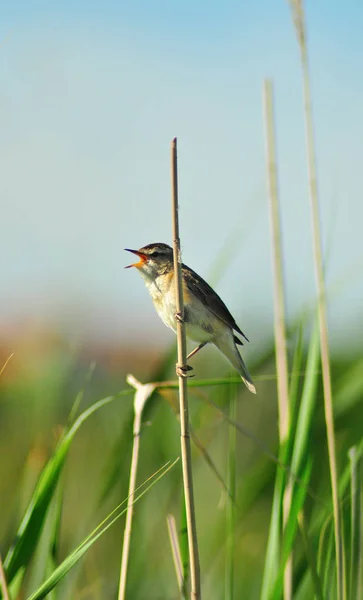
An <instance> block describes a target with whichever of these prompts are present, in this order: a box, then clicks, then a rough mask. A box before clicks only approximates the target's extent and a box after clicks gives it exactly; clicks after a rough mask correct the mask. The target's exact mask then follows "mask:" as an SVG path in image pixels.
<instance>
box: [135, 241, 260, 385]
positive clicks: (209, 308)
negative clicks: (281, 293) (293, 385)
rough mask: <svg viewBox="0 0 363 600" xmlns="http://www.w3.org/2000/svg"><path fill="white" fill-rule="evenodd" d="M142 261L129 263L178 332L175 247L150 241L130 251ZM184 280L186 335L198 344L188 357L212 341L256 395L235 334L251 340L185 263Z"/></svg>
mask: <svg viewBox="0 0 363 600" xmlns="http://www.w3.org/2000/svg"><path fill="white" fill-rule="evenodd" d="M125 250H127V252H133V253H134V254H136V255H137V256H138V257H139V258H140V260H139V262H137V263H134V264H132V265H128V266H127V267H125V268H126V269H128V268H130V267H136V268H137V269H138V271H139V272H140V274H141V276H142V277H143V279H144V280H145V284H146V287H147V288H148V290H149V292H150V295H151V298H152V300H153V303H154V306H155V308H156V311H157V313H158V315H159V316H160V317H161V319H162V320H163V321H164V323H165V325H167V327H170V329H172V330H173V331H174V332H176V294H175V283H174V260H173V249H172V248H171V247H170V246H168V245H167V244H162V243H155V244H148V245H147V246H144V247H143V248H140V249H139V250H130V248H125ZM182 281H183V296H184V321H185V323H186V335H187V337H188V338H190V339H191V340H194V341H195V342H198V343H199V346H197V348H195V350H193V352H191V353H190V354H189V356H188V358H190V357H191V356H193V355H194V354H196V352H198V351H199V350H201V349H202V348H203V347H204V346H205V345H206V344H208V343H212V344H214V345H215V346H217V348H218V349H219V350H220V351H221V352H222V354H224V356H226V357H227V358H228V360H229V361H230V362H231V363H232V365H233V366H234V368H235V369H236V370H237V371H238V373H239V374H240V375H241V377H242V380H243V381H244V383H245V384H246V386H247V387H248V389H249V390H250V392H252V393H253V394H255V393H256V388H255V386H254V384H253V381H252V378H251V375H250V374H249V372H248V370H247V367H246V365H245V363H244V362H243V360H242V357H241V355H240V353H239V352H238V349H237V344H239V345H243V343H242V341H241V340H240V339H239V338H238V337H237V336H236V335H235V333H234V332H237V333H239V334H240V335H241V336H243V337H244V338H245V340H247V341H249V340H248V339H247V337H246V336H245V334H244V333H243V332H242V331H241V329H240V328H239V327H238V325H237V323H236V321H235V320H234V318H233V317H232V315H231V313H230V312H229V310H228V308H227V307H226V305H225V304H224V302H223V300H221V298H220V297H219V296H218V294H216V292H215V291H214V290H213V289H212V288H211V287H210V285H208V283H206V281H204V279H202V278H201V277H200V276H199V275H197V273H195V272H194V271H193V270H192V269H190V268H189V267H187V266H186V265H184V264H183V265H182Z"/></svg>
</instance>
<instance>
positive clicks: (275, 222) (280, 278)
mask: <svg viewBox="0 0 363 600" xmlns="http://www.w3.org/2000/svg"><path fill="white" fill-rule="evenodd" d="M263 96H264V116H265V140H266V141H265V144H266V170H267V183H268V196H269V205H270V228H271V247H272V267H273V288H274V308H275V318H274V328H275V348H276V370H277V398H278V409H279V438H280V446H282V445H283V444H284V443H285V442H286V440H287V438H288V434H289V428H290V410H289V379H288V362H287V351H286V325H285V292H284V274H283V263H282V243H281V224H280V210H279V192H278V180H277V160H276V141H275V137H276V136H275V116H274V98H273V84H272V81H271V80H268V79H266V80H265V81H264V84H263ZM291 494H292V482H291V479H289V481H288V483H287V485H286V486H285V489H284V494H283V524H284V527H285V525H286V523H287V519H288V516H289V512H290V507H291ZM291 598H292V556H290V558H289V559H288V561H287V562H286V566H285V572H284V599H285V600H291Z"/></svg>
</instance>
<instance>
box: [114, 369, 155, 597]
mask: <svg viewBox="0 0 363 600" xmlns="http://www.w3.org/2000/svg"><path fill="white" fill-rule="evenodd" d="M126 380H127V383H128V384H129V385H131V386H132V387H133V388H135V390H136V393H135V400H134V412H135V416H134V426H133V435H134V443H133V446H132V457H131V466H130V480H129V493H128V499H127V512H126V521H125V530H124V539H123V545H122V558H121V570H120V583H119V591H118V600H125V597H126V579H127V568H128V564H129V555H130V543H131V529H132V517H133V513H134V497H135V489H136V475H137V466H138V462H139V449H140V431H141V418H142V412H143V410H144V406H145V403H146V401H147V400H148V398H150V396H151V394H152V393H153V391H154V390H155V385H154V384H152V383H147V384H145V385H143V384H142V383H140V382H139V381H138V380H137V379H136V378H135V377H134V376H133V375H128V376H127V378H126Z"/></svg>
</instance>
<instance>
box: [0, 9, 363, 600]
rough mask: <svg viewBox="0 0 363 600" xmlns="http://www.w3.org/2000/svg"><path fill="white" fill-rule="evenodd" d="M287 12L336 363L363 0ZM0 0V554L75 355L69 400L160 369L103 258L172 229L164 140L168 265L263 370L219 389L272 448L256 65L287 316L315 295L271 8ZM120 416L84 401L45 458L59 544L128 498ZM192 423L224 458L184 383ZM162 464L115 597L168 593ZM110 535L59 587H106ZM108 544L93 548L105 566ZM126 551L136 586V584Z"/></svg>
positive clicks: (282, 39)
mask: <svg viewBox="0 0 363 600" xmlns="http://www.w3.org/2000/svg"><path fill="white" fill-rule="evenodd" d="M306 8H307V25H308V32H309V52H310V63H311V75H312V93H313V107H314V120H315V125H316V141H317V151H318V175H319V191H320V201H321V222H322V232H323V251H324V259H325V269H326V280H327V289H328V297H329V334H330V341H331V351H332V356H333V365H334V368H333V376H334V377H335V376H336V377H338V376H339V375H340V374H341V373H343V374H344V371H345V369H346V366H347V365H352V364H353V363H354V361H356V360H357V359H358V358H359V357H360V354H361V351H362V318H363V316H362V302H363V278H362V276H361V273H362V264H363V254H362V243H361V239H362V235H361V223H362V219H363V208H362V206H363V204H362V202H361V197H362V193H363V170H362V168H361V162H362V156H363V119H362V115H361V111H362V108H361V107H362V105H363V82H362V78H361V77H359V76H357V74H359V73H361V70H362V56H363V38H362V35H361V31H362V24H363V6H361V5H360V4H359V3H357V2H355V1H353V0H346V2H344V3H343V2H338V1H330V2H326V1H325V2H324V1H322V2H319V3H314V2H307V7H306ZM1 12H2V16H1V22H0V76H1V82H2V85H1V96H0V102H1V110H0V128H1V136H0V161H1V165H2V169H1V178H0V197H1V219H0V248H1V256H2V270H1V272H2V276H1V282H2V285H1V286H0V306H1V311H0V331H1V337H0V359H1V366H2V364H4V362H5V360H6V358H7V357H8V356H9V355H10V354H11V353H14V356H13V358H12V359H11V361H10V362H9V364H8V366H7V367H6V369H5V371H4V373H3V374H2V376H1V381H0V393H1V397H0V414H1V418H0V451H1V455H2V456H3V457H4V459H3V460H2V461H1V465H0V498H1V511H0V514H1V516H0V551H1V552H5V551H6V549H7V547H8V544H9V543H10V541H11V540H12V539H13V536H14V534H15V531H16V528H17V525H18V522H19V515H21V514H22V512H23V510H24V507H25V506H26V503H27V501H28V500H29V494H30V492H31V490H32V488H33V485H34V482H35V481H36V477H37V473H39V471H40V469H41V468H42V466H43V465H44V461H45V460H46V459H47V458H48V456H49V454H50V452H51V451H52V449H53V448H54V445H55V443H56V440H57V436H59V428H60V427H62V426H64V425H65V423H66V422H67V417H68V414H69V411H70V409H71V406H72V404H73V401H74V398H75V396H76V394H77V392H78V391H79V390H80V389H81V388H83V387H84V386H85V381H86V380H87V373H88V371H89V368H90V365H94V370H93V375H92V379H91V383H89V384H88V385H87V386H86V394H85V398H84V400H83V405H82V408H84V407H85V406H87V405H88V404H89V403H90V402H92V401H94V400H97V399H99V398H101V397H103V396H108V395H110V394H113V393H116V392H117V391H119V390H120V389H124V388H126V383H125V375H126V373H127V372H130V371H131V372H132V373H133V374H134V375H135V376H136V377H138V378H139V379H140V380H142V381H145V382H146V381H148V379H149V378H150V377H152V378H155V376H156V374H157V373H158V370H159V374H162V375H163V376H166V375H167V373H168V374H169V376H170V377H174V374H173V366H172V365H173V364H174V363H175V354H174V347H173V344H175V340H174V337H173V334H172V332H170V331H169V330H168V329H166V328H165V327H164V325H163V324H162V323H161V321H160V320H159V318H158V317H157V315H156V314H155V312H154V309H153V306H152V303H151V300H150V298H149V296H148V293H147V291H146V289H145V287H144V284H143V282H142V280H141V278H140V277H139V275H138V273H137V272H136V271H132V270H131V271H130V270H127V271H125V270H124V266H125V265H127V264H129V262H130V260H129V258H130V257H129V255H127V254H126V253H124V252H123V249H124V248H125V247H128V248H139V247H141V246H143V245H145V244H147V243H150V242H155V241H163V242H166V243H171V241H172V240H171V209H170V207H171V202H170V199H171V186H170V167H169V162H170V159H169V156H170V154H169V152H170V150H169V149H170V141H171V139H172V138H173V137H174V136H177V137H178V152H179V199H180V227H181V238H182V253H183V260H184V262H186V263H187V264H188V265H189V266H191V267H192V268H193V269H195V270H196V271H197V272H198V273H200V274H201V275H202V276H203V277H204V278H205V279H207V280H208V281H209V282H210V283H211V284H212V285H214V286H215V288H216V290H217V291H218V293H220V295H221V296H222V298H223V299H224V301H225V302H226V304H227V305H228V307H229V309H230V310H231V312H232V313H233V315H234V316H235V318H236V320H237V322H238V323H239V325H240V326H241V328H242V329H243V331H244V332H245V333H246V335H247V336H248V338H249V339H250V340H251V343H250V344H249V345H248V348H247V347H244V357H245V359H246V362H247V364H249V365H250V367H251V369H250V370H251V371H252V374H254V373H256V375H257V381H258V374H260V375H261V374H265V375H266V374H267V375H271V377H270V378H267V380H266V381H263V382H262V381H261V382H260V384H257V388H258V396H257V398H256V399H255V398H252V397H250V396H249V395H248V394H247V392H245V391H244V390H240V396H241V398H240V403H239V409H238V410H239V412H240V415H239V416H240V419H243V420H244V422H245V423H246V424H247V425H248V427H249V428H250V429H251V430H252V431H254V432H255V433H258V434H259V435H261V437H263V438H264V439H265V440H267V441H269V442H270V444H271V446H272V447H273V445H274V444H275V443H276V440H277V437H276V436H277V433H276V402H275V396H276V393H275V388H276V384H275V382H274V379H273V374H274V372H275V367H274V361H273V301H272V300H273V297H272V274H271V255H270V232H269V218H268V208H267V193H266V181H265V158H264V135H263V131H264V129H263V114H262V81H263V78H264V77H272V78H273V80H274V84H275V90H276V119H277V130H278V139H277V142H278V161H279V165H278V166H279V187H280V197H281V214H282V226H283V244H284V261H285V275H286V298H287V310H288V320H289V324H290V325H293V324H294V323H296V322H297V320H299V319H300V318H301V316H302V315H303V314H306V313H307V312H308V314H311V313H309V311H311V310H313V309H314V306H315V297H316V296H315V284H314V273H313V261H312V253H311V233H310V212H309V204H308V191H307V180H306V160H305V145H304V144H305V139H304V124H303V118H302V90H301V71H300V62H299V52H298V47H297V43H296V39H295V31H294V28H293V26H292V22H291V15H290V11H289V7H288V4H287V2H283V1H282V0H280V1H275V2H271V1H270V0H260V2H259V3H257V4H256V3H251V2H250V3H241V2H237V1H234V0H226V1H225V2H223V3H222V2H214V1H212V2H206V1H205V0H202V1H201V2H199V3H195V2H191V1H189V0H186V1H185V2H183V3H182V4H175V3H167V2H163V1H156V2H153V3H149V2H145V1H141V0H140V1H135V2H133V3H125V2H111V1H106V2H103V3H97V2H88V3H86V2H83V1H77V0H76V1H73V2H68V1H66V2H53V3H46V2H31V3H30V2H24V1H17V0H14V2H12V3H8V4H7V6H5V7H3V8H2V11H1ZM203 353H204V357H203V356H202V354H203ZM203 353H202V354H201V355H200V356H199V355H198V357H196V359H195V363H194V364H195V366H196V369H197V375H198V377H199V376H200V377H216V376H224V375H225V374H226V373H227V372H229V367H228V365H227V364H226V362H225V361H224V359H223V357H221V356H219V355H217V353H216V351H214V350H213V349H209V348H208V349H206V350H205V351H203ZM167 365H169V366H170V369H169V371H167ZM168 368H169V367H168ZM211 393H212V392H211ZM213 394H215V400H216V401H219V402H220V403H223V402H224V398H222V396H221V395H220V394H219V393H217V392H213V393H212V396H213ZM171 396H172V394H169V395H168V394H164V395H163V396H158V397H156V398H155V399H154V400H153V403H152V408H150V415H149V417H150V422H151V426H150V427H149V428H147V429H146V430H145V436H144V437H145V457H144V462H143V468H142V472H141V473H140V475H139V477H140V481H142V480H143V478H145V477H147V476H148V475H150V474H151V473H152V472H153V471H155V470H156V468H158V467H159V466H161V464H163V462H165V461H166V460H170V459H172V458H175V456H176V455H177V454H178V451H179V450H178V448H179V438H178V424H177V423H176V422H175V417H174V413H173V411H172V410H171V409H170V404H173V398H171ZM165 400H169V402H165ZM356 410H358V409H356ZM359 410H361V409H359ZM360 414H361V413H360V412H359V411H358V413H354V418H356V417H357V415H360ZM131 415H132V403H131V397H130V399H123V400H122V402H119V403H113V404H112V405H110V407H108V408H107V409H105V410H104V411H100V412H99V413H98V414H97V416H95V417H93V419H92V420H90V422H89V423H87V424H86V425H85V427H84V429H82V431H81V432H80V434H79V436H78V437H77V438H76V440H75V443H74V447H72V452H71V456H70V459H69V461H68V463H67V468H66V473H65V481H64V489H65V496H64V498H65V499H64V520H63V523H64V525H63V529H62V537H61V540H62V545H61V550H60V552H61V553H62V552H63V553H67V552H69V551H70V549H72V548H73V547H74V546H75V544H76V543H78V542H79V541H80V539H81V538H82V536H84V535H86V533H88V532H89V531H90V529H91V528H93V527H94V526H95V524H97V523H98V522H99V520H100V518H101V516H102V515H104V514H105V512H106V513H107V510H108V511H109V510H111V508H113V506H115V505H116V504H117V502H119V501H121V500H122V499H123V498H125V496H126V495H127V487H125V486H127V478H128V468H129V458H130V447H131V446H130V444H131V437H130V435H131V434H130V432H131V429H130V428H131V420H130V419H131ZM192 418H194V421H193V425H194V427H195V429H196V430H197V431H198V432H199V434H200V437H201V438H202V440H203V443H204V444H205V445H206V446H207V447H208V448H209V450H210V452H211V453H212V454H213V457H214V459H215V460H216V462H217V463H219V466H220V467H221V468H222V470H223V465H225V460H226V456H225V450H224V448H225V443H226V436H227V435H228V428H227V426H226V425H223V426H222V425H221V423H220V419H219V417H218V415H217V414H216V413H213V411H212V409H211V408H210V407H209V408H208V407H206V405H205V404H203V402H202V399H201V398H199V399H196V402H195V405H194V406H193V408H192ZM350 418H351V419H352V421H351V422H349V426H348V424H347V423H345V426H344V433H343V434H342V437H343V439H344V440H345V441H346V443H348V440H346V437H344V436H346V430H347V429H348V430H349V431H350V435H351V436H353V438H354V431H355V427H357V425H354V423H355V421H354V419H353V416H352V415H350ZM165 431H167V432H168V433H167V435H166V434H165ZM322 431H323V429H321V430H318V432H317V437H318V438H319V437H320V436H321V435H322V433H321V432H322ZM169 433H170V435H169ZM357 435H358V434H357ZM351 441H352V440H351V439H350V440H349V443H350V442H351ZM239 443H240V444H241V449H240V455H241V465H240V466H239V468H240V470H241V473H243V472H245V471H246V472H248V469H249V466H250V461H252V462H253V464H255V461H257V462H258V461H260V460H261V455H260V453H259V451H258V450H257V449H256V448H255V447H254V445H253V444H252V442H250V441H247V440H240V442H239ZM256 456H257V458H256ZM196 461H197V465H198V466H197V498H198V503H199V504H198V505H197V508H198V506H199V512H201V507H203V511H202V523H201V524H200V527H201V529H203V527H204V526H205V527H206V528H207V529H208V523H209V529H208V534H206V539H205V545H204V546H203V547H204V548H205V549H204V550H203V549H202V562H203V561H204V564H205V563H206V562H208V565H209V568H210V570H211V574H210V576H209V575H208V576H207V577H206V583H205V585H206V589H210V590H215V589H216V588H215V586H216V585H217V583H216V582H218V581H219V579H218V577H219V575H218V573H219V571H218V569H219V567H220V561H221V560H222V559H221V557H220V555H219V549H218V548H219V546H218V543H219V542H218V539H219V538H218V535H217V532H216V530H218V527H219V525H218V523H219V520H220V519H222V520H223V516H218V505H219V502H220V493H221V492H220V486H219V484H218V482H217V481H216V479H215V477H214V476H213V475H211V473H210V471H208V469H207V467H206V466H205V464H204V462H203V461H202V459H201V458H200V457H199V458H196ZM258 464H259V463H258ZM270 468H271V472H272V470H273V467H272V465H271V466H270ZM117 474H118V475H117ZM173 477H174V478H175V482H174V483H175V486H174V487H170V488H169V487H167V488H166V489H167V493H165V494H163V495H162V501H161V500H160V496H159V497H158V493H159V494H160V492H157V491H152V492H151V493H150V498H149V499H147V500H146V501H145V508H144V509H141V508H140V513H139V514H140V521H139V524H137V523H136V528H137V527H140V529H141V527H142V526H143V525H142V520H143V519H144V520H145V521H147V520H148V517H147V515H148V514H150V512H149V511H150V505H148V504H147V503H148V502H150V503H151V505H152V506H155V507H157V514H158V517H157V519H160V522H159V521H157V522H155V523H153V524H152V525H150V524H149V525H150V527H149V529H148V534H147V535H146V537H145V538H144V539H143V543H142V547H141V549H140V550H139V552H138V553H136V555H134V562H133V564H132V570H131V575H130V577H131V580H130V581H131V583H130V586H134V587H133V588H132V587H130V589H133V594H134V595H133V596H132V597H133V598H145V597H147V598H149V599H151V598H155V599H156V598H168V599H169V598H173V597H177V596H176V591H175V589H174V587H175V582H174V580H173V572H172V565H171V564H170V565H168V569H169V572H168V577H169V578H170V580H169V579H168V577H166V576H165V574H164V571H163V569H164V567H165V565H164V563H163V561H164V562H165V560H169V555H170V550H169V547H168V540H167V533H166V529H165V522H164V520H165V514H166V512H167V511H168V510H170V503H171V505H173V504H172V503H173V502H174V501H175V502H177V501H179V500H180V498H179V496H178V494H179V493H180V492H179V491H178V490H179V480H178V476H174V475H173ZM123 478H124V480H123ZM266 481H267V490H265V493H264V494H261V496H259V501H258V504H256V505H254V507H253V508H252V509H251V510H252V513H249V516H250V520H249V523H248V525H247V524H246V520H245V517H243V518H242V517H241V524H240V527H241V546H243V548H241V552H242V553H243V556H244V560H245V564H244V573H245V575H246V578H247V579H246V581H247V583H246V582H245V584H244V585H245V587H244V589H247V590H250V592H249V593H250V595H249V596H247V597H249V598H254V597H258V596H257V595H254V594H257V590H258V589H259V588H258V586H259V581H258V573H259V572H260V571H259V569H260V570H261V564H262V563H263V548H264V543H265V540H266V536H267V528H268V518H269V510H270V493H271V490H270V489H268V478H267V480H266ZM160 485H161V487H160V489H163V488H162V486H163V485H164V484H160ZM155 490H156V488H155ZM241 502H243V500H241ZM206 507H207V508H206ZM164 509H165V510H164ZM80 512H81V515H80ZM216 515H217V516H216ZM203 520H205V523H204V524H203ZM214 520H215V523H216V526H215V528H211V527H210V526H211V523H213V522H214ZM155 528H160V529H158V531H160V530H162V531H163V533H162V535H161V538H160V539H161V540H162V541H161V542H160V551H159V553H155V552H154V553H153V552H150V547H149V546H148V544H150V543H151V542H152V540H153V537H154V536H155V530H156V529H155ZM121 534H122V524H120V525H119V526H118V529H117V527H115V529H114V530H112V532H110V533H109V534H107V535H108V539H107V540H106V541H104V540H101V542H100V543H99V545H98V546H97V547H95V549H94V550H92V552H91V553H90V556H89V558H88V559H87V561H86V563H85V565H83V566H82V567H81V568H80V569H78V570H76V571H75V573H76V575H74V576H73V580H72V583H69V581H68V583H67V585H73V587H72V588H67V587H66V586H65V592H64V594H65V595H64V597H72V598H73V597H74V598H76V597H77V598H78V597H79V598H81V597H82V598H110V597H113V596H112V593H113V591H114V589H116V585H117V568H118V567H117V565H118V561H119V555H118V552H119V548H120V545H121V541H120V540H121ZM208 536H209V537H210V539H209V538H208ZM106 537H107V536H106ZM111 538H112V539H111ZM212 542H213V543H212ZM102 544H103V545H102ZM110 548H112V550H111V551H110ZM207 549H208V550H207ZM208 551H209V554H208ZM203 552H204V554H203ZM109 553H110V555H112V557H113V558H112V560H109V559H107V560H106V554H109ZM150 559H151V560H150ZM96 561H97V569H96V571H97V573H98V575H97V585H98V587H97V586H96V584H95V583H94V573H95V562H96ZM113 561H114V562H113ZM153 561H154V562H155V564H153ZM250 563H251V564H250ZM140 565H142V568H143V569H144V572H145V579H146V580H147V583H148V586H149V587H148V588H147V589H148V594H149V595H148V596H145V595H144V592H142V590H141V591H140V589H139V587H138V586H141V583H140V581H139V580H138V578H137V573H138V569H139V568H140ZM145 565H147V567H145ZM252 566H253V567H254V569H252ZM148 571H150V573H149V572H148ZM91 573H92V575H91ZM256 574H257V575H256ZM208 577H209V578H210V579H208ZM161 579H162V580H163V582H164V583H163V584H161V583H160V581H161ZM89 581H91V582H92V584H91V588H90V589H88V584H89ZM29 585H30V587H31V585H32V584H29ZM107 585H108V586H109V588H107ZM162 585H165V589H164V590H163V587H162ZM208 585H210V587H209V588H208ZM246 585H247V587H246ZM94 586H96V587H94ZM102 586H103V587H102ZM105 586H106V587H105ZM153 586H154V587H153ZM160 586H161V587H160ZM248 586H249V587H248ZM69 589H72V592H70V591H69ZM67 590H68V591H67ZM105 590H106V591H105ZM210 593H212V592H210ZM173 594H174V595H173ZM208 597H210V598H212V597H216V598H218V597H221V596H218V595H216V596H212V595H210V596H208Z"/></svg>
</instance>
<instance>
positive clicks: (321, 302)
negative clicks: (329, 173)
mask: <svg viewBox="0 0 363 600" xmlns="http://www.w3.org/2000/svg"><path fill="white" fill-rule="evenodd" d="M289 3H290V6H291V11H292V18H293V21H294V24H295V29H296V35H297V39H298V43H299V48H300V56H301V66H302V77H303V97H304V118H305V138H306V154H307V166H308V179H309V195H310V210H311V223H312V231H313V253H314V269H315V281H316V288H317V292H318V317H319V330H320V346H321V364H322V377H323V388H324V411H325V424H326V431H327V441H328V453H329V466H330V479H331V487H332V498H333V512H334V537H335V555H336V564H337V597H338V600H341V599H342V598H344V597H345V595H346V594H345V591H344V584H343V581H344V564H343V548H342V532H341V518H340V510H339V492H338V475H337V465H336V451H335V432H334V413H333V398H332V386H331V375H330V360H329V342H328V326H327V317H326V312H327V311H326V291H325V279H324V268H323V258H322V243H321V233H320V217H319V199H318V186H317V169H316V157H315V141H314V126H313V116H312V101H311V91H310V72H309V58H308V48H307V39H306V23H305V11H304V2H303V0H289Z"/></svg>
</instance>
